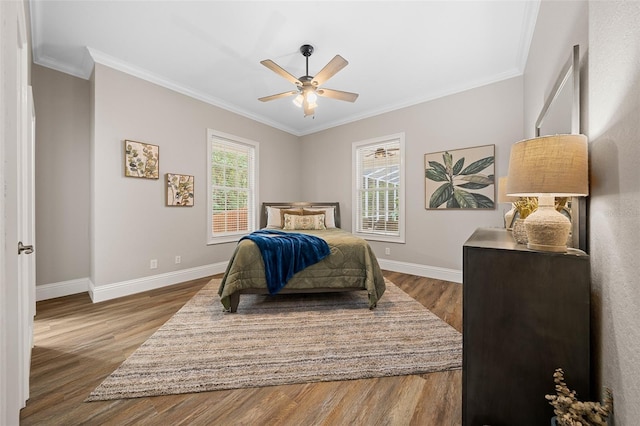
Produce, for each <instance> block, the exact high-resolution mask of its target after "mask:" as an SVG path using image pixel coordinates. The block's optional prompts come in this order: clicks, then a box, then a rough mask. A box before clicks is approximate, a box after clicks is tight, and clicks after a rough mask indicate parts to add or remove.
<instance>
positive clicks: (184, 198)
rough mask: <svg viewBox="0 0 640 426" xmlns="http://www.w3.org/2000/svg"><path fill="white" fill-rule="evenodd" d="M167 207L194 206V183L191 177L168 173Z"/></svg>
mask: <svg viewBox="0 0 640 426" xmlns="http://www.w3.org/2000/svg"><path fill="white" fill-rule="evenodd" d="M165 176H166V181H167V206H179V207H191V206H193V194H194V192H193V181H194V178H193V176H191V175H179V174H176V173H167V174H166V175H165Z"/></svg>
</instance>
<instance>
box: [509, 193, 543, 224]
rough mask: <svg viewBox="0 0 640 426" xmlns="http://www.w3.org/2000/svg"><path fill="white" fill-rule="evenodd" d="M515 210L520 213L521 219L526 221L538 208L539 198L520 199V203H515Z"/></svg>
mask: <svg viewBox="0 0 640 426" xmlns="http://www.w3.org/2000/svg"><path fill="white" fill-rule="evenodd" d="M513 208H515V209H516V211H517V212H518V218H519V219H526V218H527V216H529V215H530V214H531V213H533V212H535V211H536V210H537V208H538V198H537V197H520V198H519V199H518V201H514V202H513Z"/></svg>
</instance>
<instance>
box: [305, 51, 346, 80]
mask: <svg viewBox="0 0 640 426" xmlns="http://www.w3.org/2000/svg"><path fill="white" fill-rule="evenodd" d="M348 64H349V62H347V60H346V59H344V58H343V57H342V56H340V55H336V56H334V57H333V59H332V60H330V61H329V63H328V64H327V65H325V66H324V68H322V69H321V70H320V72H319V73H318V74H316V76H315V77H313V81H312V82H311V84H313V85H314V86H321V85H322V83H324V82H325V81H327V80H329V79H330V78H331V77H333V76H334V75H335V73H337V72H338V71H340V70H341V69H342V68H344V67H346V66H347V65H348Z"/></svg>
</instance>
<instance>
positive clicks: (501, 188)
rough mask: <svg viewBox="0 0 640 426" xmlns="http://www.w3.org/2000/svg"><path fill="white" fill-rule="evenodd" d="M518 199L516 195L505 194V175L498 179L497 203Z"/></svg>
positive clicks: (511, 201)
mask: <svg viewBox="0 0 640 426" xmlns="http://www.w3.org/2000/svg"><path fill="white" fill-rule="evenodd" d="M515 201H518V197H512V196H510V195H507V177H506V176H502V177H501V178H499V179H498V203H513V202H515Z"/></svg>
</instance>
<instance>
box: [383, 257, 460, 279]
mask: <svg viewBox="0 0 640 426" xmlns="http://www.w3.org/2000/svg"><path fill="white" fill-rule="evenodd" d="M378 264H379V265H380V267H381V268H382V269H384V270H386V271H394V272H402V273H403V274H410V275H417V276H419V277H427V278H434V279H437V280H443V281H450V282H454V283H462V271H458V270H455V269H447V268H440V267H437V266H427V265H418V264H416V263H407V262H398V261H397V260H386V259H380V258H378Z"/></svg>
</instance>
